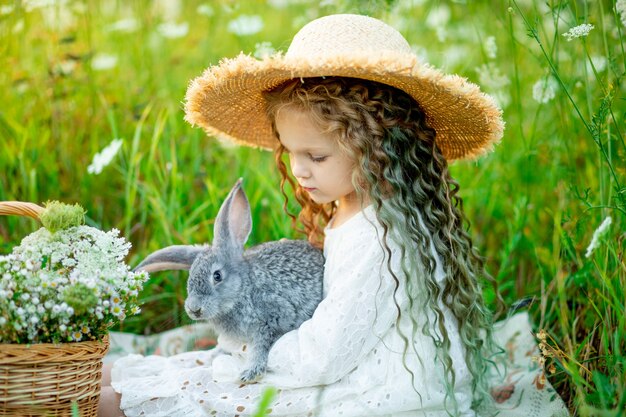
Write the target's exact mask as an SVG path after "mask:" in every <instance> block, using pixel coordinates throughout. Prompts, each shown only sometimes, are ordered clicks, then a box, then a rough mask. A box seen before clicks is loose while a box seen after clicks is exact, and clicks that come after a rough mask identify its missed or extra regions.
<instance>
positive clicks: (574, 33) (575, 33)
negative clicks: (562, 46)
mask: <svg viewBox="0 0 626 417" xmlns="http://www.w3.org/2000/svg"><path fill="white" fill-rule="evenodd" d="M593 28H594V26H593V25H591V24H589V23H583V24H582V25H578V26H574V27H573V28H571V29H570V30H568V31H567V32H565V33H563V36H565V37H566V38H567V41H568V42H569V41H572V40H574V39H576V38H581V37H584V36H587V35H589V32H591V29H593Z"/></svg>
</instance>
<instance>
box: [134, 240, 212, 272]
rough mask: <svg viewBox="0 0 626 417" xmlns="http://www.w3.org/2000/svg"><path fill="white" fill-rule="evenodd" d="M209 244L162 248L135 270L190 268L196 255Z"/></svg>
mask: <svg viewBox="0 0 626 417" xmlns="http://www.w3.org/2000/svg"><path fill="white" fill-rule="evenodd" d="M207 249H208V246H206V245H205V246H190V245H174V246H168V247H166V248H163V249H160V250H158V251H156V252H153V253H151V254H150V255H148V257H147V258H146V259H144V260H143V261H141V263H140V264H139V265H137V266H136V267H135V268H134V269H133V271H135V272H136V271H146V272H155V271H169V270H174V269H189V268H191V264H192V263H193V261H195V259H196V257H197V256H198V255H199V254H200V253H202V252H203V251H206V250H207Z"/></svg>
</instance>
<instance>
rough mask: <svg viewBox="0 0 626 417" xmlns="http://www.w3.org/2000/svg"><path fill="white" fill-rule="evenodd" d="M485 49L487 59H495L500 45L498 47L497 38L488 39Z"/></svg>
mask: <svg viewBox="0 0 626 417" xmlns="http://www.w3.org/2000/svg"><path fill="white" fill-rule="evenodd" d="M484 47H485V53H486V54H487V57H489V58H491V59H494V58H495V57H496V55H497V54H498V45H496V37H495V36H488V37H487V39H485V44H484Z"/></svg>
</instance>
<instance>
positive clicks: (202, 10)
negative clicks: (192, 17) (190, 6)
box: [196, 3, 215, 17]
mask: <svg viewBox="0 0 626 417" xmlns="http://www.w3.org/2000/svg"><path fill="white" fill-rule="evenodd" d="M196 13H198V14H201V15H204V16H208V17H211V16H213V15H214V14H215V10H214V9H213V7H211V5H210V4H207V3H204V4H201V5H199V6H198V7H197V8H196Z"/></svg>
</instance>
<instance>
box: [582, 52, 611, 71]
mask: <svg viewBox="0 0 626 417" xmlns="http://www.w3.org/2000/svg"><path fill="white" fill-rule="evenodd" d="M591 64H593V67H592V66H591ZM606 64H607V60H606V58H605V57H604V56H602V55H593V56H592V57H591V63H590V62H589V61H587V71H588V72H590V73H593V68H595V69H596V71H597V72H604V70H605V69H606Z"/></svg>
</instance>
